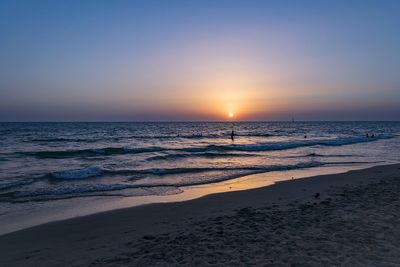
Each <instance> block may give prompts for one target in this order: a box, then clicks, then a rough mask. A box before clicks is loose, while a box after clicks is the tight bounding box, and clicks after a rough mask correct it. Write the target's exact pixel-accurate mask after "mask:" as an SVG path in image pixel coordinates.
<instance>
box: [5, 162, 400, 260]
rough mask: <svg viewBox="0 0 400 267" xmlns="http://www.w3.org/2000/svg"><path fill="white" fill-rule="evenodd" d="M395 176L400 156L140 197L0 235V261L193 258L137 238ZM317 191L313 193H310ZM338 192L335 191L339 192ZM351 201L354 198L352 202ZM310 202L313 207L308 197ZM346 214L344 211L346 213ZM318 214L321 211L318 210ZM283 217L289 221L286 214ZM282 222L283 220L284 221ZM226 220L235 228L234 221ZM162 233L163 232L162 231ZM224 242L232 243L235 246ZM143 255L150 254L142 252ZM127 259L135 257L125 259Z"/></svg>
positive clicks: (179, 232) (181, 232)
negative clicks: (188, 194) (250, 184)
mask: <svg viewBox="0 0 400 267" xmlns="http://www.w3.org/2000/svg"><path fill="white" fill-rule="evenodd" d="M395 178H399V180H400V164H391V165H381V166H375V167H370V168H367V169H362V170H353V171H348V172H346V173H340V174H326V175H319V176H313V177H308V178H301V179H294V180H286V181H278V182H276V183H275V184H273V185H269V186H265V187H260V188H256V189H248V190H241V191H234V192H225V193H217V194H210V195H207V196H204V197H201V198H197V199H194V200H189V201H183V202H171V203H158V204H148V205H141V206H136V207H131V208H124V209H118V210H111V211H106V212H102V213H96V214H93V215H88V216H83V217H77V218H72V219H67V220H62V221H55V222H50V223H46V224H42V225H39V226H35V227H32V228H28V229H24V230H20V231H16V232H12V233H9V234H5V235H1V236H0V250H1V251H2V257H1V259H0V263H1V265H4V266H15V265H35V264H39V263H40V265H41V266H56V265H58V266H60V265H61V266H67V265H68V266H69V265H78V266H79V265H83V266H85V265H88V264H90V263H93V264H94V265H96V266H97V265H100V266H103V265H107V263H108V264H110V263H112V264H115V265H117V266H118V265H119V264H121V266H126V264H132V265H139V266H143V265H148V264H150V265H152V264H156V263H157V264H160V263H163V260H166V259H167V260H171V262H169V263H170V265H174V264H175V265H176V264H181V263H182V264H183V265H185V264H186V265H190V264H196V263H195V262H188V261H187V259H186V258H185V255H180V256H179V257H178V258H175V256H173V255H170V256H168V257H167V256H165V255H164V257H161V259H158V258H159V257H158V256H159V253H161V252H162V253H164V254H165V253H166V251H164V250H165V249H166V248H165V247H159V248H157V249H156V251H154V253H156V254H157V253H158V254H157V255H158V256H157V255H153V254H146V253H144V252H145V251H144V250H143V249H145V248H144V247H143V246H144V245H145V244H147V243H148V244H150V245H151V244H152V245H156V247H157V246H158V245H157V244H158V243H165V242H166V241H171V240H173V241H174V240H175V241H176V238H178V239H179V236H184V237H185V238H186V239H187V240H189V241H190V240H191V237H190V236H189V237H188V236H187V235H188V234H190V233H192V234H193V233H196V234H197V235H203V234H204V235H205V236H206V237H210V236H208V235H207V231H205V232H204V231H200V232H196V231H197V230H196V229H197V228H196V227H198V225H205V226H206V229H208V228H210V227H211V228H210V229H214V228H215V227H217V228H218V225H219V226H223V227H222V228H221V229H227V228H229V227H230V226H229V223H230V221H229V220H228V219H226V220H225V219H218V220H222V222H218V224H215V220H216V218H231V219H232V218H240V219H243V218H244V219H246V218H247V220H248V219H249V218H251V217H252V216H253V215H254V214H253V213H254V212H256V213H257V212H259V213H260V214H261V213H263V212H261V211H258V209H263V208H266V207H269V208H272V209H277V210H278V211H279V212H284V211H285V210H287V208H288V207H287V206H288V205H292V206H293V205H295V206H299V205H301V204H304V203H307V202H309V203H314V202H315V203H316V204H315V205H316V206H318V207H320V203H323V202H324V201H325V200H327V199H329V198H332V197H331V196H330V194H331V193H330V191H332V190H333V189H334V190H336V191H337V190H339V191H340V190H348V189H350V188H353V187H360V188H361V189H360V190H362V188H363V187H368V185H373V184H374V183H378V182H380V181H385V180H388V179H389V180H390V179H395ZM389 186H390V185H389ZM381 187H382V186H381ZM377 188H378V187H377ZM317 193H318V194H319V197H318V198H315V194H317ZM392 193H393V192H392ZM399 194H400V192H399ZM338 199H339V200H340V199H341V198H340V197H338ZM356 201H357V200H354V201H353V202H354V203H356ZM294 203H296V204H294ZM354 203H353V204H354ZM310 205H311V207H312V206H313V205H314V204H310ZM371 205H372V204H371ZM399 211H400V208H399ZM252 214H253V215H252ZM348 215H349V216H350V213H349V214H348ZM249 216H250V217H249ZM254 216H255V215H254ZM306 218H308V217H306ZM321 218H322V219H323V217H321ZM264 223H265V222H264ZM285 223H288V224H289V222H285ZM282 226H283V227H284V226H285V224H282ZM207 227H208V228H207ZM232 227H233V228H234V226H232ZM239 229H241V228H239ZM203 230H204V229H203ZM235 230H238V229H235ZM247 230H248V231H250V232H252V231H253V230H252V228H250V229H247ZM247 230H246V231H247ZM193 231H194V232H193ZM282 231H283V232H285V231H284V230H282ZM287 231H289V230H287ZM291 231H293V229H292V230H291ZM222 232H223V231H222ZM289 232H290V231H289ZM165 234H167V236H168V238H167V237H166V236H164V235H165ZM222 235H223V234H222ZM217 237H218V235H217V236H216V238H217ZM143 238H144V239H143ZM193 238H194V237H193ZM186 239H185V240H186ZM196 240H197V239H196V238H195V239H194V240H191V241H193V242H195V241H196ZM143 241H145V242H143ZM156 241H157V242H156ZM214 241H215V242H217V241H218V240H214ZM185 242H186V241H185ZM196 242H197V241H196ZM155 243H157V244H155ZM143 244H144V245H143ZM186 245H187V244H186ZM172 247H173V246H172ZM238 247H240V246H238ZM132 249H134V250H137V249H139V253H136V254H135V255H136V256H132V255H131V256H130V257H128V256H127V255H128V254H129V253H130V251H132ZM173 249H175V250H179V249H180V247H179V248H174V247H173ZM231 249H232V250H235V248H231ZM145 250H146V249H145ZM211 250H212V249H211ZM127 253H128V254H127ZM221 253H222V252H221ZM232 253H234V252H232ZM181 254H182V253H181ZM149 255H153V256H154V257H153V256H152V257H148V256H149ZM137 257H139V258H137ZM157 257H158V258H157ZM211 258H213V257H211ZM208 259H209V257H208V256H204V257H203V258H201V260H205V261H206V262H207V260H208ZM131 260H134V261H132V262H131ZM164 263H168V262H164ZM200 263H205V262H200ZM233 263H234V262H232V264H233ZM228 264H231V263H230V262H229V263H228ZM242 264H243V263H242Z"/></svg>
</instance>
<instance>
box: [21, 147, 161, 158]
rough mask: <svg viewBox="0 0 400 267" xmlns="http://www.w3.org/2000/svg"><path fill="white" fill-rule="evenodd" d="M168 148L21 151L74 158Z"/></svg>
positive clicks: (38, 154)
mask: <svg viewBox="0 0 400 267" xmlns="http://www.w3.org/2000/svg"><path fill="white" fill-rule="evenodd" d="M164 150H166V148H162V147H142V148H130V147H105V148H90V149H77V150H59V151H54V150H50V151H34V152H19V153H20V154H24V155H29V156H34V157H37V158H51V159H57V158H72V157H93V156H100V155H119V154H140V153H147V152H160V151H164Z"/></svg>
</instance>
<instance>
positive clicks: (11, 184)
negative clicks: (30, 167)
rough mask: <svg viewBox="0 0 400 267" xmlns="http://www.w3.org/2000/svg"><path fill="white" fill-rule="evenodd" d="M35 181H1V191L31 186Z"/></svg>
mask: <svg viewBox="0 0 400 267" xmlns="http://www.w3.org/2000/svg"><path fill="white" fill-rule="evenodd" d="M34 181H35V179H20V180H14V181H1V182H0V190H6V189H11V188H14V187H20V186H23V185H27V184H31V183H33V182H34Z"/></svg>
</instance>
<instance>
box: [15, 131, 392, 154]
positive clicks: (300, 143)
mask: <svg viewBox="0 0 400 267" xmlns="http://www.w3.org/2000/svg"><path fill="white" fill-rule="evenodd" d="M388 138H391V137H390V136H383V135H382V136H377V137H375V138H373V139H372V138H365V137H346V138H336V139H325V140H321V139H317V140H306V139H305V140H294V141H281V142H263V143H255V144H230V145H207V146H198V147H183V148H167V147H158V146H152V147H137V148H132V147H105V148H95V149H81V150H60V151H33V152H19V153H20V154H24V155H30V156H34V157H38V158H69V157H92V156H99V155H119V154H140V153H151V152H163V151H180V152H188V153H200V152H201V153H206V152H224V153H226V152H234V151H242V152H243V151H244V152H262V151H274V150H286V149H294V148H299V147H311V146H343V145H350V144H357V143H365V142H372V141H377V140H381V139H388ZM221 156H222V154H221Z"/></svg>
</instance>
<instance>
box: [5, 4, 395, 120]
mask: <svg viewBox="0 0 400 267" xmlns="http://www.w3.org/2000/svg"><path fill="white" fill-rule="evenodd" d="M399 14H400V1H385V0H382V1H378V0H376V1H368V0H360V1H356V0H354V1H351V0H346V1H340V0H335V1H333V0H332V1H329V0H316V1H301V0H297V1H296V0H292V1H289V0H279V1H278V0H277V1H273V0H271V1H269V0H263V1H261V0H260V1H257V0H242V1H239V0H237V1H235V0H229V1H225V0H197V1H194V0H168V1H166V0H159V1H156V0H143V1H139V0H136V1H122V0H113V1H111V0H109V1H103V0H80V1H74V0H68V1H61V0H60V1H51V0H48V1H42V0H36V1H31V0H26V1H22V0H10V1H6V0H1V1H0V121H214V120H217V121H221V120H229V119H231V120H232V119H234V120H291V119H292V118H294V119H296V120H399V114H400V72H399V71H400V16H399ZM230 113H232V114H233V115H234V116H233V118H230V117H229V116H228V114H230Z"/></svg>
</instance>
